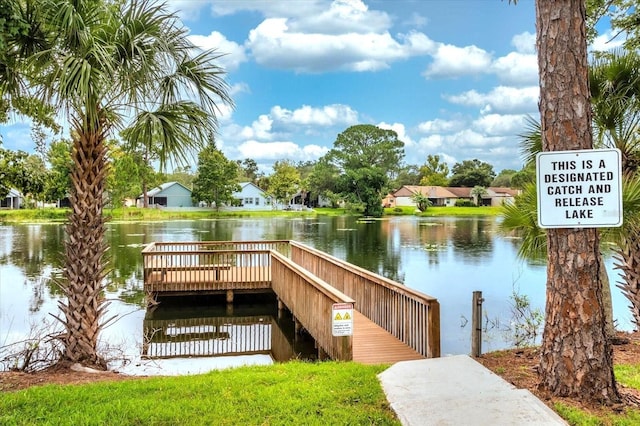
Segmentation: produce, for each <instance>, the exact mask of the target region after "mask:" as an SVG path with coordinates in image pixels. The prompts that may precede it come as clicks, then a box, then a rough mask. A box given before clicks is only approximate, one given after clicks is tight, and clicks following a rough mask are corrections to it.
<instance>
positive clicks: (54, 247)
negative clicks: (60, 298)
mask: <svg viewBox="0 0 640 426" xmlns="http://www.w3.org/2000/svg"><path fill="white" fill-rule="evenodd" d="M12 229H13V232H12V235H10V236H9V239H10V240H11V252H10V254H9V257H8V259H9V262H10V263H12V264H13V265H15V266H17V267H19V268H21V269H22V270H23V271H24V274H25V275H26V276H27V278H29V279H32V280H37V279H39V278H40V277H41V276H42V271H43V270H44V269H45V268H46V267H49V268H55V269H59V268H60V267H61V265H62V260H63V259H62V255H63V251H64V248H63V241H64V226H63V225H60V224H38V225H17V226H12ZM56 290H57V289H56ZM56 290H54V293H56V294H59V292H58V291H56Z"/></svg>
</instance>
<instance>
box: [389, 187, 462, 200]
mask: <svg viewBox="0 0 640 426" xmlns="http://www.w3.org/2000/svg"><path fill="white" fill-rule="evenodd" d="M449 189H450V188H445V187H442V186H418V185H404V186H403V187H402V188H400V189H398V190H397V191H396V192H394V193H393V195H394V196H396V197H411V196H413V194H415V193H416V192H418V193H420V194H422V195H424V196H426V197H429V198H456V197H457V195H455V194H453V193H452V192H451V191H449Z"/></svg>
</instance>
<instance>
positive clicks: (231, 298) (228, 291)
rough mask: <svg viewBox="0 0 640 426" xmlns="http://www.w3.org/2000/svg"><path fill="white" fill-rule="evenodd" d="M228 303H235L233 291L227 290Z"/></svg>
mask: <svg viewBox="0 0 640 426" xmlns="http://www.w3.org/2000/svg"><path fill="white" fill-rule="evenodd" d="M227 303H233V290H227Z"/></svg>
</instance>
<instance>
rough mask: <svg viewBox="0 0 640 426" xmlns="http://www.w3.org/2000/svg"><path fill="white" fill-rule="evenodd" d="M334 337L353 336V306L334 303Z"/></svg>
mask: <svg viewBox="0 0 640 426" xmlns="http://www.w3.org/2000/svg"><path fill="white" fill-rule="evenodd" d="M331 330H332V334H333V336H353V304H352V303H334V304H333V306H332V309H331Z"/></svg>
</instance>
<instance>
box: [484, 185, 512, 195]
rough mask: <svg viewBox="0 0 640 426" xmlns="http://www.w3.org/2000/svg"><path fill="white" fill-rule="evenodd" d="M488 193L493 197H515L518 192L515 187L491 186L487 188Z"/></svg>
mask: <svg viewBox="0 0 640 426" xmlns="http://www.w3.org/2000/svg"><path fill="white" fill-rule="evenodd" d="M487 192H488V193H489V195H491V196H494V197H515V196H516V195H518V194H519V191H518V190H517V189H513V188H506V187H497V186H491V187H489V188H487Z"/></svg>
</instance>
